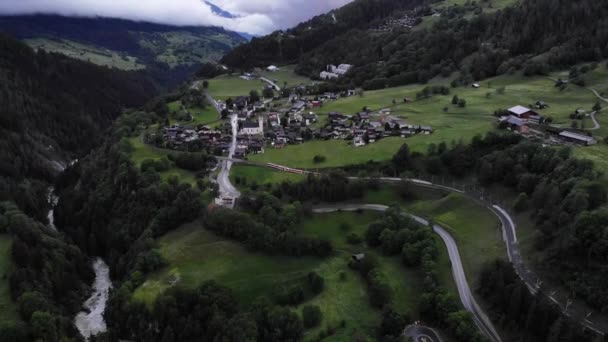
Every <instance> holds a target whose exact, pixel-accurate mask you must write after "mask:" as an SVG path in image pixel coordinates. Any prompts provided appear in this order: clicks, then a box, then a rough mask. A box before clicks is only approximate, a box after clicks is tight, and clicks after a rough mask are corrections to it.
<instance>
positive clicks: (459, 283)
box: [313, 204, 502, 342]
mask: <svg viewBox="0 0 608 342" xmlns="http://www.w3.org/2000/svg"><path fill="white" fill-rule="evenodd" d="M388 208H389V207H388V206H386V205H380V204H344V205H340V204H338V205H332V206H327V207H321V208H314V209H313V212H314V213H330V212H336V211H356V210H374V211H381V212H384V211H386V210H387V209H388ZM402 214H403V215H406V216H409V217H411V218H412V219H414V220H415V221H416V222H418V223H420V224H422V225H425V226H429V225H430V222H429V221H428V220H426V219H424V218H422V217H420V216H416V215H412V214H408V213H406V212H403V213H402ZM432 228H433V231H434V232H435V233H436V234H437V235H439V237H441V239H442V240H443V242H444V243H445V246H446V248H447V250H448V255H449V257H450V262H451V264H452V275H453V277H454V282H455V283H456V287H457V288H458V295H459V296H460V300H461V302H462V305H463V306H464V308H465V309H466V310H467V311H469V312H470V313H471V314H473V318H474V320H475V323H476V324H477V326H478V327H479V329H480V330H481V331H482V332H483V334H484V335H486V336H487V337H488V338H489V339H490V340H492V341H494V342H501V341H502V340H501V339H500V335H498V332H496V329H495V328H494V325H493V324H492V321H491V320H490V319H489V318H488V316H487V315H486V313H485V312H484V311H483V310H482V309H481V307H480V306H479V304H477V301H476V300H475V297H474V296H473V293H472V292H471V289H470V287H469V283H468V282H467V279H466V275H465V273H464V268H463V266H462V260H461V258H460V252H459V251H458V246H457V245H456V241H455V240H454V238H453V237H452V235H450V233H448V232H447V231H446V230H445V229H444V228H443V227H441V226H439V225H437V224H433V226H432Z"/></svg>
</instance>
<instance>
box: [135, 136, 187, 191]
mask: <svg viewBox="0 0 608 342" xmlns="http://www.w3.org/2000/svg"><path fill="white" fill-rule="evenodd" d="M129 142H130V143H131V146H133V152H131V161H132V162H133V164H135V166H136V167H138V168H139V167H140V166H141V162H142V161H144V160H146V159H153V160H159V159H162V158H166V157H167V154H170V153H171V152H168V151H160V150H157V149H155V148H152V147H150V146H148V145H146V144H144V143H143V142H142V141H141V138H140V137H133V138H130V139H129ZM160 176H161V178H162V179H163V180H165V181H166V180H167V179H169V177H172V176H176V177H177V178H179V179H180V181H181V182H182V183H190V184H191V185H195V184H196V176H195V175H194V172H191V171H188V170H183V169H180V168H178V167H173V168H171V169H169V170H167V171H163V172H160Z"/></svg>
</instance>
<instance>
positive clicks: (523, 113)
mask: <svg viewBox="0 0 608 342" xmlns="http://www.w3.org/2000/svg"><path fill="white" fill-rule="evenodd" d="M509 114H510V115H513V116H515V117H517V118H519V119H528V118H529V117H531V116H538V114H537V113H536V112H535V111H533V110H532V109H530V108H527V107H524V106H515V107H511V108H509Z"/></svg>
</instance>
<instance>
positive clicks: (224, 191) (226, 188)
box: [217, 114, 241, 199]
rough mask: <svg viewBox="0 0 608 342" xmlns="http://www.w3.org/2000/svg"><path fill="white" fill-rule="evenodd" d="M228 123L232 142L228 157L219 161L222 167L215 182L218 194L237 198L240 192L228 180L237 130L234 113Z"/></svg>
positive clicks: (236, 120)
mask: <svg viewBox="0 0 608 342" xmlns="http://www.w3.org/2000/svg"><path fill="white" fill-rule="evenodd" d="M230 123H231V125H232V143H231V144H230V151H229V153H228V158H227V159H225V160H222V161H221V162H222V168H221V170H220V173H219V175H218V177H217V183H218V185H219V187H220V196H222V197H230V198H233V199H237V198H239V197H240V196H241V193H240V192H239V191H238V190H237V189H236V188H235V187H234V185H232V183H231V182H230V169H231V168H232V163H233V161H232V159H233V156H234V152H235V151H236V140H237V139H236V138H237V130H238V118H237V116H236V114H233V115H232V116H231V117H230Z"/></svg>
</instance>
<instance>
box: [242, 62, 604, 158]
mask: <svg viewBox="0 0 608 342" xmlns="http://www.w3.org/2000/svg"><path fill="white" fill-rule="evenodd" d="M434 82H435V83H438V84H441V83H442V81H441V79H437V80H434ZM444 84H445V85H448V84H449V80H448V79H445V83H444ZM423 88H424V86H423V85H410V86H403V87H395V88H388V89H382V90H376V91H366V92H364V94H363V96H352V97H348V98H345V99H340V100H337V101H333V102H329V103H326V104H325V105H324V106H323V107H321V108H320V109H318V110H317V112H318V115H319V118H320V121H322V122H324V121H325V120H326V114H327V113H329V112H341V113H343V114H355V113H357V112H359V111H361V110H362V109H363V107H367V108H370V109H372V110H374V111H378V110H380V109H385V108H386V109H388V110H390V112H391V115H393V116H396V117H401V118H403V119H405V120H406V121H407V122H409V123H411V124H414V125H429V126H432V127H433V129H434V133H433V134H431V135H416V136H414V137H411V138H407V139H403V138H385V139H382V140H380V141H378V142H376V143H373V144H369V145H367V146H363V147H357V148H355V147H353V146H351V145H350V144H349V142H348V141H344V140H329V141H322V140H317V141H312V142H306V143H304V144H302V145H291V146H288V147H286V148H283V149H272V148H268V149H266V153H265V154H261V155H255V156H251V157H250V159H251V160H254V161H259V162H271V163H276V164H281V165H286V166H291V167H300V168H325V167H339V166H344V165H349V164H357V163H364V162H367V161H369V160H374V161H381V160H387V159H390V158H391V157H392V156H393V155H394V153H395V152H396V151H397V150H398V149H399V147H400V146H401V145H402V144H403V143H407V144H408V145H409V147H410V149H411V150H412V151H417V152H425V151H426V150H427V148H428V145H429V144H431V143H435V144H437V143H440V142H446V143H451V142H459V141H462V142H464V143H468V142H470V140H471V139H472V138H473V137H474V136H475V135H477V134H485V133H486V132H489V131H492V130H494V129H495V124H496V118H495V117H494V116H493V113H494V111H496V110H498V109H507V108H510V107H512V106H515V105H524V106H530V105H532V104H534V103H535V102H536V101H544V102H546V103H548V104H549V106H550V107H549V108H547V109H544V110H542V111H540V112H541V114H542V115H544V116H546V117H551V118H553V122H554V123H556V124H561V125H569V124H570V119H569V115H570V113H572V112H573V111H574V110H575V109H577V108H585V109H587V110H590V109H591V107H592V106H593V104H594V103H595V96H594V95H593V94H592V93H591V92H590V91H588V90H586V89H584V88H580V87H576V86H568V87H567V88H566V89H565V90H563V91H560V90H559V89H558V88H556V87H555V86H554V82H553V81H552V80H550V79H549V78H546V77H523V76H521V75H519V74H516V75H503V76H499V77H495V78H492V79H488V80H486V81H483V82H480V88H472V87H458V88H450V94H449V95H434V96H432V97H430V98H425V99H419V100H415V101H412V102H408V103H404V102H403V99H404V98H405V97H409V98H411V99H415V98H416V94H417V93H418V92H420V91H421V90H422V89H423ZM454 95H456V96H458V97H459V98H464V99H465V100H466V106H465V107H459V106H456V105H453V104H452V103H451V102H452V97H453V96H454ZM319 154H320V155H324V156H325V157H326V161H325V162H323V163H318V164H316V163H314V162H313V158H314V156H316V155H319Z"/></svg>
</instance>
